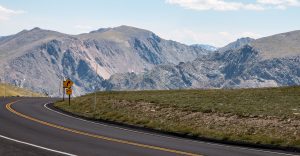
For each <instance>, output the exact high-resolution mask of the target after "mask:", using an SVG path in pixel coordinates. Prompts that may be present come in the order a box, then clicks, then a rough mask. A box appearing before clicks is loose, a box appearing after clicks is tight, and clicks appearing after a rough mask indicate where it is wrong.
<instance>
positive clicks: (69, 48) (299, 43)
mask: <svg viewBox="0 0 300 156" xmlns="http://www.w3.org/2000/svg"><path fill="white" fill-rule="evenodd" d="M0 66H1V67H2V68H0V72H1V73H5V74H1V76H0V79H1V81H5V82H7V83H11V84H14V85H17V86H20V87H24V88H28V89H32V90H34V91H37V92H41V93H45V94H48V95H51V96H60V95H61V86H62V84H61V82H62V80H63V79H64V78H67V77H68V78H70V79H72V80H73V81H74V88H73V89H74V95H75V96H78V95H82V94H86V93H89V92H93V91H95V90H145V89H147V90H149V89H187V88H193V89H204V88H205V89H206V88H218V89H219V88H254V87H277V86H290V85H299V84H300V78H299V76H300V31H293V32H288V33H282V34H277V35H273V36H269V37H264V38H260V39H251V38H241V39H238V40H237V41H235V42H232V43H230V44H228V45H227V46H225V47H222V48H219V49H217V48H215V47H212V46H207V45H200V44H199V45H190V46H189V45H185V44H181V43H179V42H176V41H171V40H165V39H162V38H160V37H159V36H157V35H156V34H154V33H153V32H151V31H148V30H144V29H139V28H134V27H130V26H120V27H115V28H101V29H98V30H95V31H92V32H89V33H85V34H79V35H68V34H63V33H59V32H55V31H50V30H43V29H40V28H34V29H32V30H24V31H21V32H19V33H17V34H14V35H11V36H5V37H2V38H0Z"/></svg>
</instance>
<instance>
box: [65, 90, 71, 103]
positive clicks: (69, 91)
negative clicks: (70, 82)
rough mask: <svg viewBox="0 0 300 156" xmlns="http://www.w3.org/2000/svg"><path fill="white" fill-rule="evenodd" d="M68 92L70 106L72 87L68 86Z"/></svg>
mask: <svg viewBox="0 0 300 156" xmlns="http://www.w3.org/2000/svg"><path fill="white" fill-rule="evenodd" d="M66 92H67V94H68V95H69V106H70V103H71V94H72V89H71V88H68V89H67V91H66Z"/></svg>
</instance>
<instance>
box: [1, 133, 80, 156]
mask: <svg viewBox="0 0 300 156" xmlns="http://www.w3.org/2000/svg"><path fill="white" fill-rule="evenodd" d="M0 138H4V139H7V140H10V141H14V142H17V143H21V144H25V145H29V146H32V147H36V148H39V149H43V150H46V151H51V152H55V153H59V154H63V155H67V156H77V155H74V154H70V153H66V152H61V151H57V150H53V149H50V148H46V147H42V146H39V145H34V144H31V143H27V142H23V141H19V140H16V139H12V138H9V137H6V136H3V135H0Z"/></svg>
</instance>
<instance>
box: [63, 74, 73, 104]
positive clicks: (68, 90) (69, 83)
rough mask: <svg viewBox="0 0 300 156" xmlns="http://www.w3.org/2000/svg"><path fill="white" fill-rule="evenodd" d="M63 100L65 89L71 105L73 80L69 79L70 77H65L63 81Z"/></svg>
mask: <svg viewBox="0 0 300 156" xmlns="http://www.w3.org/2000/svg"><path fill="white" fill-rule="evenodd" d="M63 84H64V85H63V90H64V91H63V92H64V93H63V94H64V95H63V100H64V99H65V98H64V97H65V89H66V94H67V95H69V106H70V105H71V94H72V85H73V81H71V80H70V79H67V80H66V81H63Z"/></svg>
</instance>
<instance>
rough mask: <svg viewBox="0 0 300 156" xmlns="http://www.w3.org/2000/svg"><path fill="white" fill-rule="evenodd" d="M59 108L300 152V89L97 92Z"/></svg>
mask: <svg viewBox="0 0 300 156" xmlns="http://www.w3.org/2000/svg"><path fill="white" fill-rule="evenodd" d="M55 106H56V107H58V108H60V109H63V110H65V111H68V112H72V113H74V114H76V115H80V116H84V117H88V118H92V119H101V120H108V121H114V122H119V123H125V124H129V125H136V126H141V127H146V128H151V129H155V130H160V131H164V132H172V133H178V134H183V135H189V136H194V137H205V138H213V139H217V140H227V141H239V142H244V143H251V144H269V145H274V146H280V147H296V148H300V87H281V88H263V89H236V90H170V91H126V92H125V91H122V92H115V91H110V92H97V104H96V107H95V109H94V94H88V95H84V96H81V97H77V98H74V99H72V102H71V105H70V106H69V105H68V102H67V101H65V102H58V103H56V104H55Z"/></svg>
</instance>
